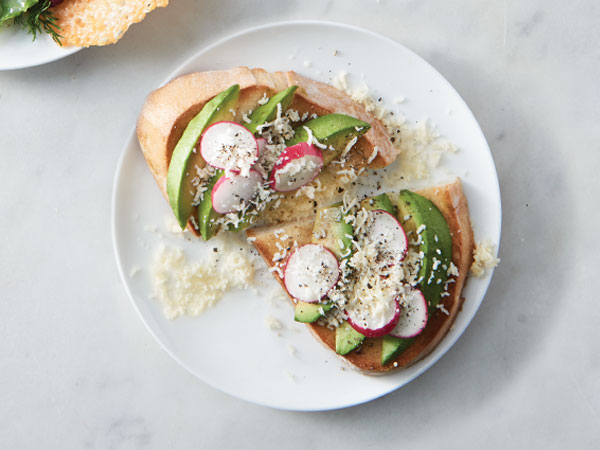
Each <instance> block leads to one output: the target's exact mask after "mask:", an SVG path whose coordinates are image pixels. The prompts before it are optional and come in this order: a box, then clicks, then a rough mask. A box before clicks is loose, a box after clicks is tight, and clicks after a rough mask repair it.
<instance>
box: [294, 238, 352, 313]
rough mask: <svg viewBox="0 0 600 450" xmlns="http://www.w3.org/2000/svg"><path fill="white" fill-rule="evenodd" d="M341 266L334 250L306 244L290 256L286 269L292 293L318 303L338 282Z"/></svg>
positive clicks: (301, 299)
mask: <svg viewBox="0 0 600 450" xmlns="http://www.w3.org/2000/svg"><path fill="white" fill-rule="evenodd" d="M339 276H340V266H339V264H338V261H337V258H336V257H335V255H334V254H333V253H331V251H329V250H328V249H327V248H325V247H323V246H322V245H318V244H306V245H303V246H302V247H298V248H297V249H296V250H294V252H293V253H292V254H291V255H290V257H289V258H288V260H287V263H286V265H285V270H284V272H283V282H284V284H285V288H286V289H287V291H288V292H289V294H290V295H291V296H292V297H294V298H295V299H297V300H300V301H302V302H306V303H316V302H318V301H319V300H321V299H322V298H323V297H325V296H326V295H327V293H328V292H329V291H330V290H331V288H332V287H333V286H335V284H336V283H337V282H338V278H339Z"/></svg>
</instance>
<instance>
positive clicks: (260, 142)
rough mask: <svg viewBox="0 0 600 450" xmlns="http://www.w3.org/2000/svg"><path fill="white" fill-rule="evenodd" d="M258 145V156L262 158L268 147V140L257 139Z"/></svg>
mask: <svg viewBox="0 0 600 450" xmlns="http://www.w3.org/2000/svg"><path fill="white" fill-rule="evenodd" d="M256 144H257V145H258V156H259V157H260V155H262V152H263V151H264V150H265V147H266V146H267V140H266V139H265V138H264V137H259V138H256Z"/></svg>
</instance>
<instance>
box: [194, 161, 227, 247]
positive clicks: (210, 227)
mask: <svg viewBox="0 0 600 450" xmlns="http://www.w3.org/2000/svg"><path fill="white" fill-rule="evenodd" d="M223 175H225V171H224V170H220V169H219V170H217V172H216V173H215V174H214V175H213V176H212V177H211V178H210V180H208V183H207V185H206V190H205V191H204V195H203V196H202V201H201V202H200V205H198V229H199V231H200V235H202V239H204V240H205V241H208V240H209V239H210V238H211V237H213V236H214V235H215V234H216V231H217V224H216V220H217V219H218V218H219V216H220V214H219V213H217V212H216V211H215V210H214V209H213V207H212V198H211V192H212V188H213V187H214V185H215V184H216V183H217V181H219V178H221V177H222V176H223Z"/></svg>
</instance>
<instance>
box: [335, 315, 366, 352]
mask: <svg viewBox="0 0 600 450" xmlns="http://www.w3.org/2000/svg"><path fill="white" fill-rule="evenodd" d="M364 340H365V337H364V336H363V335H362V334H360V333H359V332H358V331H356V330H355V329H354V328H352V327H351V326H350V324H349V323H348V322H343V323H342V324H341V325H340V326H339V327H337V328H336V330H335V352H336V353H337V354H339V355H347V354H348V353H350V352H351V351H352V350H354V349H355V348H357V347H358V346H359V345H360V344H362V342H363V341H364Z"/></svg>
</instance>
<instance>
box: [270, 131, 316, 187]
mask: <svg viewBox="0 0 600 450" xmlns="http://www.w3.org/2000/svg"><path fill="white" fill-rule="evenodd" d="M322 167H323V155H322V153H321V150H319V149H318V148H317V147H315V146H314V145H310V144H307V143H305V142H303V143H300V144H296V145H293V146H291V147H288V148H286V149H285V150H284V151H283V153H281V155H280V156H279V159H278V160H277V162H276V163H275V167H274V168H273V172H272V173H271V186H272V187H273V189H274V190H276V191H279V192H289V191H294V190H296V189H298V188H300V187H302V186H304V185H305V184H307V183H310V182H311V181H312V180H314V179H315V177H316V176H317V175H318V174H319V172H320V171H321V168H322Z"/></svg>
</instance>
